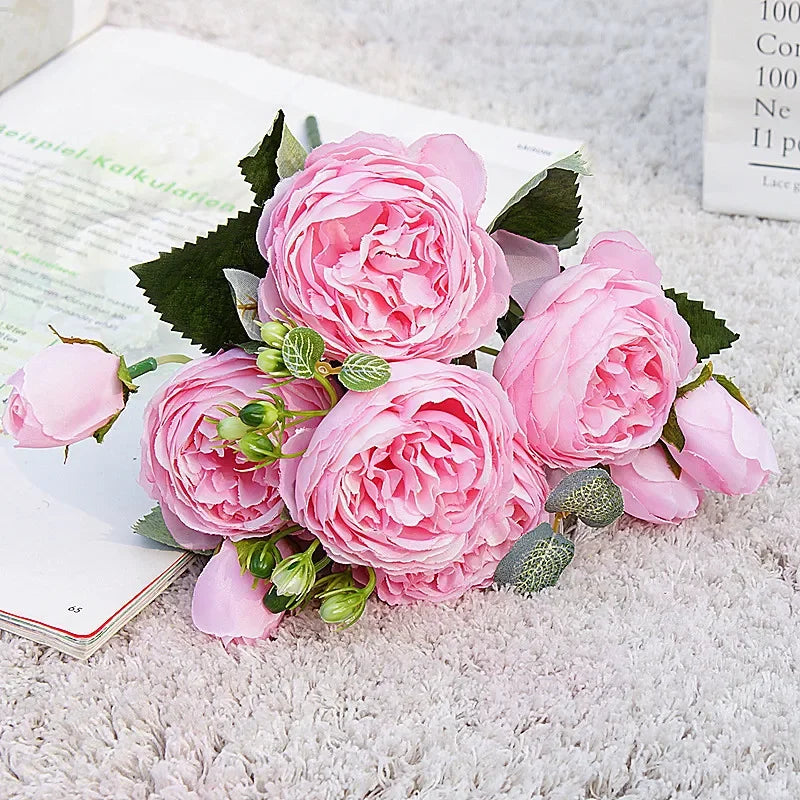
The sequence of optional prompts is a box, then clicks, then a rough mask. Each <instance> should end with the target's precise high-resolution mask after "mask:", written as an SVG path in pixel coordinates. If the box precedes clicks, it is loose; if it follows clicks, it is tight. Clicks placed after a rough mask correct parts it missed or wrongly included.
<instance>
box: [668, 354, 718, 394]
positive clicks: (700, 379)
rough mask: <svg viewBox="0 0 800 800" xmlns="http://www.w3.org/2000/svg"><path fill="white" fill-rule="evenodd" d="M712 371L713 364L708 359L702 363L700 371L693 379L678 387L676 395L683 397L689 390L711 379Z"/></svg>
mask: <svg viewBox="0 0 800 800" xmlns="http://www.w3.org/2000/svg"><path fill="white" fill-rule="evenodd" d="M713 372H714V365H713V364H712V363H711V362H710V361H709V362H708V363H707V364H705V365H703V369H702V370H701V371H700V374H699V375H698V376H697V377H696V378H695V379H694V380H693V381H689V383H685V384H684V385H683V386H681V387H680V388H679V389H678V392H677V395H676V396H677V397H683V396H684V395H685V394H689V392H691V391H692V390H693V389H698V388H699V387H701V386H702V385H703V384H704V383H706V381H710V380H711V376H712V373H713Z"/></svg>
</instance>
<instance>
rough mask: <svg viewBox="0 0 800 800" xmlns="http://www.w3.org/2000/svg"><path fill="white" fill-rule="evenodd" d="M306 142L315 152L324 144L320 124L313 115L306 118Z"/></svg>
mask: <svg viewBox="0 0 800 800" xmlns="http://www.w3.org/2000/svg"><path fill="white" fill-rule="evenodd" d="M306 141H308V146H309V149H311V150H313V149H314V148H315V147H319V146H320V145H321V144H322V137H321V136H320V134H319V123H318V122H317V118H316V117H315V116H313V115H311V116H309V117H306Z"/></svg>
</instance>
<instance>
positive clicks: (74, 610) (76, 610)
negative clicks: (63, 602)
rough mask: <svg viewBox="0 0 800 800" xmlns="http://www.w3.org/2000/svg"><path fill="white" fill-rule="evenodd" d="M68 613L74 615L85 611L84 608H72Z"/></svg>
mask: <svg viewBox="0 0 800 800" xmlns="http://www.w3.org/2000/svg"><path fill="white" fill-rule="evenodd" d="M67 611H71V612H72V613H73V614H80V613H81V611H83V606H70V607H69V608H68V609H67Z"/></svg>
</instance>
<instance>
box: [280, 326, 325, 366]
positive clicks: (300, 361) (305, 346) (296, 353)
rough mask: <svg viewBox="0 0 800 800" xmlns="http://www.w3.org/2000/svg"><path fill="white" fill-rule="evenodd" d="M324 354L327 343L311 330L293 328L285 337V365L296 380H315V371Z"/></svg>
mask: <svg viewBox="0 0 800 800" xmlns="http://www.w3.org/2000/svg"><path fill="white" fill-rule="evenodd" d="M324 352H325V342H324V341H323V339H322V337H321V336H320V335H319V334H318V333H317V332H316V331H314V330H311V328H292V329H291V330H290V331H289V332H288V333H287V334H286V336H284V337H283V346H282V347H281V356H282V358H283V363H284V364H285V365H286V369H287V370H288V371H289V373H290V374H291V375H293V376H294V377H295V378H313V377H314V369H315V367H316V366H317V362H318V361H319V360H320V359H321V358H322V354H323V353H324Z"/></svg>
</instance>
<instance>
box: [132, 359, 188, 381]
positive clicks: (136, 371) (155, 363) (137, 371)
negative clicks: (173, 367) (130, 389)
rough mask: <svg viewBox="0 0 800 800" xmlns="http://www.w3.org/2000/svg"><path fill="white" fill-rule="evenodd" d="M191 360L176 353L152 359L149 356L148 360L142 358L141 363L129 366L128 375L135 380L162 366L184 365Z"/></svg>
mask: <svg viewBox="0 0 800 800" xmlns="http://www.w3.org/2000/svg"><path fill="white" fill-rule="evenodd" d="M191 360H192V359H191V358H189V356H182V355H179V354H177V353H172V354H170V355H167V356H159V357H158V358H153V356H150V357H149V358H143V359H142V360H141V361H137V362H136V363H135V364H131V365H130V366H129V367H128V372H129V373H130V376H131V378H133V379H134V380H135V379H136V378H139V377H141V376H142V375H146V374H147V373H148V372H153V371H154V370H156V369H158V367H160V366H161V365H162V364H186V363H187V362H189V361H191Z"/></svg>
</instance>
